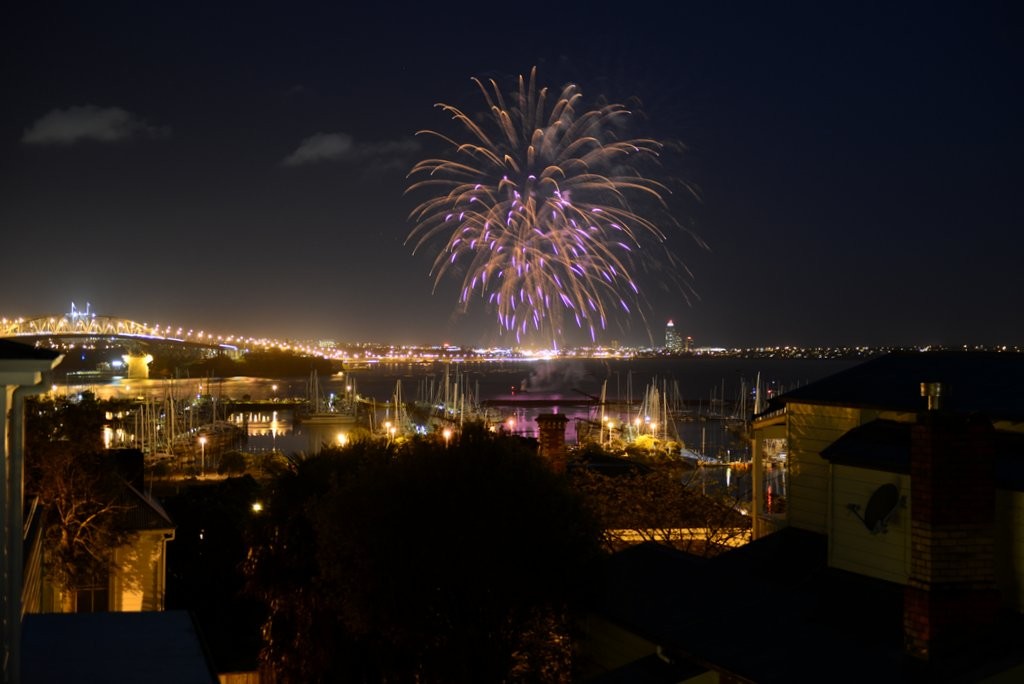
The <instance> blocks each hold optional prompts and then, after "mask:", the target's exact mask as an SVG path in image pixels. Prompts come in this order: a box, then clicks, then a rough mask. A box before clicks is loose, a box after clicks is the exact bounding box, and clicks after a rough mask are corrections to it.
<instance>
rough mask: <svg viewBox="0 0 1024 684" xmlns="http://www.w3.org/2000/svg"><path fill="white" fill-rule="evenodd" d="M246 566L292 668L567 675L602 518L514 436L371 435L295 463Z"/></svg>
mask: <svg viewBox="0 0 1024 684" xmlns="http://www.w3.org/2000/svg"><path fill="white" fill-rule="evenodd" d="M265 522H266V524H265V526H264V527H263V529H262V531H261V534H260V535H259V536H258V538H257V539H256V540H255V542H254V545H253V548H252V551H251V554H250V559H249V562H248V564H247V571H248V573H249V577H250V586H251V588H252V590H253V591H255V592H256V593H257V594H258V595H260V596H261V597H262V598H263V599H264V601H265V602H266V603H267V605H268V607H269V610H270V618H269V620H268V622H267V624H266V625H265V627H264V643H265V645H264V659H265V662H266V663H267V664H268V665H269V666H271V667H272V668H273V669H274V671H275V673H276V674H277V676H279V677H281V678H283V679H284V680H286V681H355V680H358V681H364V680H400V681H412V680H416V681H421V682H470V681H472V682H476V681H494V682H499V681H508V680H530V681H561V680H565V679H567V678H568V676H569V674H570V667H571V657H570V656H571V650H570V649H571V647H570V643H571V640H570V638H569V637H570V629H571V625H572V622H571V617H572V615H573V614H574V610H575V609H577V608H578V607H579V606H580V602H581V600H582V599H583V597H584V595H585V588H586V580H585V578H587V577H588V576H589V574H590V573H589V572H588V571H589V568H590V563H591V562H592V561H594V560H596V558H597V557H598V549H597V541H598V534H599V532H598V529H597V527H596V525H595V523H594V521H593V520H592V519H591V518H590V517H589V516H588V515H587V514H586V512H585V511H584V510H583V508H582V507H581V505H580V502H579V501H578V499H577V498H576V497H575V496H574V495H573V494H572V492H571V491H570V490H569V489H568V487H567V486H566V482H565V480H564V478H560V477H558V476H556V475H555V474H554V473H552V472H550V471H549V470H548V469H547V468H546V467H545V465H544V464H543V463H542V462H541V461H540V460H539V458H538V457H537V456H536V455H535V454H534V453H533V451H532V450H526V449H524V448H523V447H522V446H521V443H520V441H519V440H517V439H516V438H511V437H500V436H491V435H488V434H486V433H483V432H482V431H474V430H469V431H468V432H464V434H463V436H462V438H461V439H460V440H459V441H458V442H457V443H454V444H452V445H451V448H448V449H446V448H445V445H444V443H443V442H441V441H440V440H437V441H432V440H414V441H412V442H410V443H408V444H407V445H405V446H404V447H402V448H401V449H396V448H393V447H388V446H386V445H383V444H381V443H379V442H378V443H370V442H362V443H357V444H354V445H352V446H350V447H349V448H347V449H345V450H343V451H339V452H322V453H321V455H320V456H318V457H316V458H312V459H309V460H306V461H304V462H302V463H301V464H299V466H298V468H297V471H296V473H294V474H292V475H286V476H284V477H282V478H281V479H280V480H279V481H278V482H277V485H276V491H275V492H274V494H273V496H272V497H271V498H270V500H269V503H268V518H267V519H266V521H265Z"/></svg>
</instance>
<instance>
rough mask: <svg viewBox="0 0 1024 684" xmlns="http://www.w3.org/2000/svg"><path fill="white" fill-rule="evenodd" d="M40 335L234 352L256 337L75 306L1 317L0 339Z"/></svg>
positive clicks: (250, 343) (252, 341) (250, 342)
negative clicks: (43, 313) (65, 310)
mask: <svg viewBox="0 0 1024 684" xmlns="http://www.w3.org/2000/svg"><path fill="white" fill-rule="evenodd" d="M19 337H21V338H25V337H32V338H40V337H58V338H70V337H120V338H134V339H137V340H140V341H141V340H150V341H154V342H169V343H178V344H183V345H198V346H203V347H216V348H221V349H224V350H226V351H235V350H237V349H238V347H239V345H240V344H246V345H252V344H254V343H257V341H256V340H252V339H243V338H236V337H235V336H230V337H227V338H225V337H224V336H214V335H212V334H208V333H205V332H203V331H202V330H200V331H195V330H190V329H185V328H181V327H178V328H174V327H172V326H169V325H167V326H161V325H150V324H149V323H139V322H138V321H133V320H130V319H127V318H121V317H118V316H101V315H98V314H95V313H93V312H92V311H90V306H89V305H86V308H85V310H84V311H83V310H80V309H78V308H76V307H75V304H74V303H73V302H72V304H71V311H70V312H69V313H65V314H58V315H48V316H35V317H31V318H23V317H19V318H0V338H19Z"/></svg>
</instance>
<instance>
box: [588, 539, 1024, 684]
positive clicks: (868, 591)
mask: <svg viewBox="0 0 1024 684" xmlns="http://www.w3.org/2000/svg"><path fill="white" fill-rule="evenodd" d="M827 548H828V544H827V538H826V537H825V536H824V535H820V534H815V533H812V532H807V531H804V530H799V529H796V528H786V529H783V530H781V531H779V532H776V533H774V534H771V535H768V536H767V537H763V538H761V539H758V540H756V541H754V542H751V543H750V544H748V545H746V546H744V547H740V548H738V549H735V550H732V551H728V552H726V553H724V554H722V555H720V556H717V557H715V558H712V559H707V560H702V559H694V558H693V557H691V556H688V555H687V554H685V553H682V552H678V551H674V550H671V549H665V548H656V547H655V546H654V545H642V546H641V547H634V548H633V549H629V550H627V551H623V552H621V553H619V554H615V555H614V556H612V557H611V558H610V559H609V563H608V571H607V572H606V574H605V577H604V581H605V591H604V592H603V594H602V601H603V603H602V605H601V606H600V608H599V610H598V612H599V614H600V615H602V616H603V617H605V618H607V619H609V620H611V621H612V622H614V623H616V624H618V625H619V626H621V627H623V628H625V629H627V630H629V631H631V632H633V633H634V634H637V635H639V636H641V637H642V638H644V639H646V640H648V641H650V642H652V643H655V644H658V645H659V646H661V647H662V648H663V652H664V653H666V654H667V655H669V656H670V657H677V658H679V659H681V660H686V661H689V662H691V663H696V664H698V665H701V666H703V667H707V668H711V669H715V670H719V671H722V672H727V673H729V674H731V675H732V676H734V677H737V678H740V679H741V680H749V681H756V682H765V683H770V682H794V681H824V680H828V681H843V682H847V681H848V682H861V681H873V682H905V681H928V680H930V678H931V677H934V676H935V675H936V673H937V672H938V670H934V669H930V668H931V666H929V665H928V664H926V663H921V662H918V661H916V660H914V659H913V658H911V657H910V656H907V655H904V653H903V650H902V647H903V587H902V586H900V585H898V584H895V583H891V582H885V581H883V580H878V579H874V578H870V577H866V576H862V575H857V574H855V573H850V572H845V571H842V570H838V569H835V568H829V567H828V564H827ZM1021 622H1022V621H1021V620H1017V621H1016V622H1014V623H1013V624H1012V625H1010V626H1009V627H1008V628H1007V629H1006V630H1004V631H1003V632H1001V635H1003V636H1000V637H999V639H996V640H994V641H993V643H991V644H990V645H989V646H986V648H990V649H991V652H987V653H980V652H978V653H974V652H972V653H965V654H963V656H962V661H959V662H952V663H944V664H943V665H942V667H943V668H944V669H943V670H942V672H941V674H942V675H943V678H948V676H956V675H958V674H959V675H961V676H963V677H962V678H963V679H964V680H965V681H973V680H972V679H970V677H971V676H972V675H976V674H977V673H978V672H979V668H982V669H984V668H988V667H992V666H993V664H994V663H998V664H999V665H1000V666H1004V667H1005V666H1006V664H1007V660H1009V661H1011V662H1012V663H1017V662H1019V661H1020V660H1021V658H1022V656H1021V654H1020V653H1019V652H1018V651H1017V650H1016V649H1015V641H1014V640H1016V639H1020V638H1021V636H1022V635H1024V625H1022V624H1020V623H1021ZM1004 636H1005V638H1004ZM997 641H998V643H996V642H997Z"/></svg>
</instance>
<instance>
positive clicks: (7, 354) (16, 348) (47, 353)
mask: <svg viewBox="0 0 1024 684" xmlns="http://www.w3.org/2000/svg"><path fill="white" fill-rule="evenodd" d="M58 356H61V353H60V352H59V351H54V350H53V349H37V348H36V347H31V346H29V345H27V344H21V343H19V342H11V341H10V340H0V359H5V360H6V359H39V360H40V361H52V360H53V359H55V358H57V357H58Z"/></svg>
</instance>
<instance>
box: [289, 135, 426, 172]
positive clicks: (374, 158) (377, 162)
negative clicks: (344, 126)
mask: <svg viewBox="0 0 1024 684" xmlns="http://www.w3.org/2000/svg"><path fill="white" fill-rule="evenodd" d="M419 149H420V146H419V143H417V142H416V141H415V140H411V139H406V140H388V141H381V142H360V143H357V142H356V141H355V140H353V138H352V136H351V135H349V134H347V133H315V134H313V135H311V136H309V137H308V138H306V139H305V140H303V141H302V142H301V143H300V144H299V146H298V148H297V149H296V150H295V151H294V152H292V153H291V154H289V155H288V156H287V157H285V158H284V160H283V161H282V162H281V163H282V164H284V165H285V166H301V165H303V164H313V163H316V162H324V161H339V162H349V163H353V162H359V163H366V164H367V165H368V166H372V167H374V168H378V169H391V168H401V169H403V170H404V169H408V167H409V159H410V158H411V157H412V156H413V155H415V154H416V153H417V152H419Z"/></svg>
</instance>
